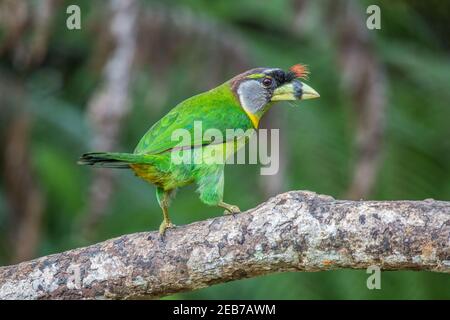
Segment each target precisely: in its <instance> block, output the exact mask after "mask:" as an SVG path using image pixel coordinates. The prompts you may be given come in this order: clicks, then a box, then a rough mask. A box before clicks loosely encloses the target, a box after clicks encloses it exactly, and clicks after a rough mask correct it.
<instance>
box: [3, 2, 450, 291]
mask: <svg viewBox="0 0 450 320" xmlns="http://www.w3.org/2000/svg"><path fill="white" fill-rule="evenodd" d="M78 3H79V5H80V6H81V8H82V25H83V29H82V30H79V31H69V30H67V29H66V28H65V19H66V14H65V9H64V8H65V7H66V6H67V5H68V4H71V1H65V2H64V3H63V4H62V5H61V6H60V7H58V9H57V11H56V13H55V14H56V16H55V19H54V22H53V28H52V33H51V36H50V39H49V43H48V52H47V55H46V57H45V59H44V61H43V63H42V64H41V65H40V66H39V67H38V68H32V69H28V70H20V68H18V67H17V66H14V64H13V63H12V62H11V59H10V58H8V57H2V60H1V62H0V74H1V75H2V78H11V79H14V81H20V82H21V83H22V84H23V85H24V87H25V95H24V96H22V97H21V99H22V104H23V105H24V108H25V110H27V112H29V113H30V114H32V115H33V126H32V133H31V145H30V148H31V150H30V155H31V159H30V160H31V164H32V168H33V170H34V172H35V173H36V179H37V181H38V184H39V187H40V188H41V190H42V192H43V193H44V195H45V198H46V207H45V214H44V217H43V226H42V234H41V240H40V244H39V252H38V255H39V256H40V255H46V254H50V253H54V252H59V251H62V250H67V249H70V248H74V247H77V246H80V245H86V244H87V243H86V242H85V241H83V240H81V238H80V237H79V229H78V228H79V223H80V221H81V219H82V215H83V212H84V209H85V206H86V201H87V199H88V197H87V194H88V191H89V183H90V177H91V176H92V172H93V169H92V168H86V167H79V166H77V165H76V160H77V158H78V156H79V155H80V154H82V153H84V152H86V151H88V150H90V145H91V140H92V130H91V128H90V127H89V124H88V121H87V119H86V116H85V110H86V107H87V103H88V101H89V99H90V98H91V95H92V93H93V92H94V90H95V88H96V86H98V84H99V82H100V81H101V67H99V66H98V65H97V64H98V61H97V62H96V61H94V59H93V58H92V57H93V55H94V54H95V52H96V51H95V50H96V42H97V38H98V32H97V29H96V28H99V27H101V26H99V25H98V20H99V18H98V17H99V16H102V12H101V6H99V5H94V4H93V2H91V1H87V0H84V1H78ZM424 3H425V2H422V1H395V2H393V1H361V2H360V4H361V10H362V13H363V14H365V7H366V6H367V5H368V4H378V5H379V6H380V7H381V10H382V11H381V12H382V29H381V30H378V31H371V36H372V37H373V41H374V42H375V49H374V50H376V55H377V57H378V58H379V60H380V61H381V63H382V64H383V65H384V66H385V68H386V72H387V77H386V81H387V88H388V93H387V108H386V116H385V117H386V124H385V137H384V141H383V147H382V161H381V168H380V170H379V174H378V176H377V182H376V186H375V189H374V191H373V193H372V194H371V196H370V198H371V199H379V200H384V199H425V198H435V199H442V200H450V125H449V120H450V105H449V101H450V90H449V89H448V87H449V84H450V57H449V50H450V47H449V43H448V41H449V39H450V33H449V25H450V21H449V17H448V14H447V15H445V14H443V13H444V12H447V13H448V12H450V2H449V1H431V2H426V3H428V5H424ZM430 3H433V5H431V4H430ZM326 4H327V2H326V1H317V2H316V1H314V10H313V11H311V12H312V15H311V16H310V17H308V20H307V22H308V24H307V25H306V27H305V32H304V34H301V35H298V34H297V33H296V32H295V30H294V29H293V19H294V11H293V10H292V3H291V2H290V1H284V0H276V1H259V0H250V1H247V0H242V1H224V0H221V1H206V0H204V1H197V0H196V1H194V0H189V1H183V2H179V1H146V2H145V4H144V6H145V7H148V10H151V8H152V6H158V7H161V6H163V7H164V8H165V10H168V11H169V12H170V11H171V10H180V9H181V10H185V9H186V10H190V12H192V14H193V15H194V17H198V23H200V22H202V21H207V22H208V23H214V25H217V26H218V27H217V37H222V36H223V37H228V36H229V35H230V34H232V36H233V37H235V38H232V39H231V40H230V41H233V39H237V40H238V41H239V42H240V43H243V44H244V45H245V47H246V52H247V53H246V54H247V61H248V64H249V65H250V66H252V67H257V66H273V67H282V68H287V67H289V66H290V65H292V64H294V63H298V62H303V63H307V64H308V65H309V66H310V69H311V76H310V80H309V83H311V85H312V86H313V87H314V88H316V89H317V90H318V91H319V92H320V93H321V98H320V99H318V100H314V102H313V103H308V102H306V103H303V104H302V105H301V106H300V107H298V108H293V107H291V106H290V105H288V104H286V105H283V104H280V105H277V106H275V107H274V108H273V109H272V110H271V111H270V113H280V116H281V117H282V118H283V124H284V126H285V127H282V128H281V131H282V139H284V141H283V142H284V143H283V148H284V149H282V150H281V156H282V157H287V159H286V163H287V166H288V169H287V172H288V173H289V174H287V175H286V177H285V178H284V182H283V183H284V184H283V190H281V191H287V190H294V189H307V190H313V191H315V192H318V193H324V194H329V195H332V196H334V197H342V196H343V195H344V194H345V191H346V189H347V187H348V185H349V183H350V181H351V177H352V168H353V163H354V152H355V151H354V148H353V147H354V130H355V121H356V119H355V116H354V114H353V113H354V109H353V107H352V106H351V103H350V102H349V97H348V96H347V95H346V93H345V91H344V90H343V88H342V84H341V82H342V79H341V74H340V69H339V67H338V64H337V61H336V60H337V58H336V56H337V54H336V44H335V42H334V40H333V38H332V36H331V32H330V30H328V29H327V28H328V27H327V25H326V23H324V21H322V20H320V17H323V12H322V11H323V7H325V6H326ZM322 19H323V18H322ZM102 23H106V22H105V21H103V22H102ZM221 28H223V30H226V32H225V31H224V32H223V33H222V31H221V30H222V29H221ZM203 41H208V40H207V38H206V40H205V39H200V41H194V42H193V43H182V47H180V48H177V54H174V55H172V56H171V57H170V60H169V61H168V66H167V68H165V69H164V72H163V73H162V72H161V71H158V69H156V68H155V64H158V63H159V61H146V62H145V63H143V64H140V65H139V66H138V67H137V68H136V70H134V71H135V72H134V74H133V83H132V88H131V101H132V110H131V112H130V114H129V116H128V117H127V119H126V120H125V123H124V125H123V129H122V134H121V137H122V138H121V140H120V142H119V143H120V146H121V147H120V148H119V149H120V150H117V151H131V150H133V148H134V146H135V144H136V143H137V141H138V140H139V138H140V137H141V136H142V135H143V133H145V131H146V130H147V128H148V127H149V126H150V125H151V124H153V123H154V122H155V121H157V120H158V119H159V118H160V117H161V116H162V115H163V114H164V113H166V112H167V111H168V110H169V109H170V108H171V107H173V106H174V105H175V104H176V103H177V102H179V101H181V100H183V99H185V98H187V97H190V96H192V95H194V94H196V93H198V92H201V91H203V90H206V89H209V88H211V87H214V86H216V85H217V84H219V82H217V80H216V79H217V78H213V79H214V80H210V79H211V77H210V75H209V74H208V72H209V70H210V69H209V67H208V68H204V67H202V65H204V64H208V61H209V60H211V59H212V57H211V56H210V55H220V54H221V52H220V51H217V50H213V49H214V48H212V49H211V48H210V47H209V46H208V44H207V43H204V42H203ZM152 50H159V48H157V47H156V48H152ZM96 63H97V64H96ZM208 65H209V64H208ZM211 65H212V64H211ZM240 71H243V70H238V69H227V70H223V71H221V72H220V74H219V76H220V79H221V80H220V81H225V80H226V79H228V78H230V77H231V76H233V75H235V74H237V73H239V72H240ZM205 79H206V80H205ZM155 88H158V89H157V90H155ZM161 88H164V90H165V92H166V95H167V96H166V97H164V98H161V96H159V95H160V94H161V90H160V89H161ZM1 94H2V95H3V96H2V97H1V98H2V100H1V101H2V110H5V109H6V108H3V107H5V106H6V107H10V108H14V107H15V105H14V104H15V103H16V102H17V101H16V100H14V99H3V98H4V97H6V95H7V92H5V91H4V92H2V93H1ZM155 101H156V102H155ZM0 112H2V111H0ZM3 117H4V116H3V115H2V118H3ZM5 119H6V118H4V119H3V120H1V121H0V125H1V126H2V127H1V128H2V130H1V132H2V136H1V138H2V139H3V138H5V135H4V130H3V128H5V127H6V125H7V123H6V120H5ZM267 125H268V126H270V123H268V124H267ZM114 175H115V177H116V188H115V190H114V195H113V197H112V199H111V203H110V206H109V211H108V215H107V216H106V217H105V218H104V220H103V221H102V222H101V225H100V227H99V229H98V231H97V232H96V234H95V238H94V239H92V241H93V242H94V241H100V240H104V239H108V238H111V237H114V236H118V235H122V234H126V233H131V232H138V231H148V230H155V229H157V227H158V226H159V223H160V221H161V213H160V209H159V207H158V204H157V202H156V199H155V197H154V187H153V186H150V185H148V184H146V183H145V182H143V181H141V180H139V179H136V178H135V177H134V176H133V174H132V173H131V172H128V171H123V170H118V171H115V172H114ZM242 177H245V179H243V178H242ZM259 179H262V178H260V177H259V172H258V167H257V166H254V165H253V166H250V165H249V166H229V167H227V170H226V184H225V199H226V200H228V201H229V202H231V203H236V204H239V206H240V207H241V208H243V209H247V208H251V207H253V206H255V205H257V204H258V203H260V202H261V201H263V200H265V199H264V197H265V196H264V194H263V192H262V191H261V190H260V189H259V188H258V187H257V186H258V185H259V184H260V183H261V182H260V181H259ZM194 191H195V188H194V187H187V188H184V189H182V190H180V192H179V193H178V195H177V198H176V200H175V201H174V202H173V205H172V207H171V212H172V219H173V221H174V223H175V224H178V225H182V224H187V223H190V222H192V221H195V220H202V219H207V218H209V217H212V216H217V215H220V214H221V210H219V209H216V208H210V207H207V206H204V205H203V204H202V203H201V202H200V201H199V200H198V198H197V194H196V193H194ZM5 192H6V191H5V186H4V184H3V179H2V184H1V185H0V264H6V263H7V262H8V258H9V251H8V241H7V235H8V203H7V197H6V195H5ZM366 279H367V274H366V273H365V272H364V271H351V270H345V271H332V272H331V271H330V272H318V273H285V274H275V275H269V276H264V277H259V278H255V279H248V280H241V281H236V282H232V283H227V284H221V285H215V286H213V287H210V288H207V289H202V290H199V291H196V292H191V293H185V294H177V295H174V296H172V297H169V298H209V299H211V298H213V299H220V298H225V299H228V298H230V299H252V298H259V299H349V298H357V299H382V298H387V299H391V298H404V299H422V298H424V299H431V298H438V299H442V298H447V299H448V298H450V278H449V276H448V275H443V274H432V273H428V272H384V273H383V274H382V290H374V291H370V290H368V289H367V288H366Z"/></svg>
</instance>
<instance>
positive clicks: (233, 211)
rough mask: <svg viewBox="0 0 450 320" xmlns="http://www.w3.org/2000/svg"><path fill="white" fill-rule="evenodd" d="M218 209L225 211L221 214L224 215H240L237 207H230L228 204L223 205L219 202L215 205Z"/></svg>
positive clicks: (223, 203)
mask: <svg viewBox="0 0 450 320" xmlns="http://www.w3.org/2000/svg"><path fill="white" fill-rule="evenodd" d="M217 205H218V206H219V207H222V208H224V209H225V211H224V212H223V214H224V215H229V214H236V213H240V212H241V209H239V207H238V206H235V205H232V204H228V203H225V202H223V201H220V202H219V203H218V204H217Z"/></svg>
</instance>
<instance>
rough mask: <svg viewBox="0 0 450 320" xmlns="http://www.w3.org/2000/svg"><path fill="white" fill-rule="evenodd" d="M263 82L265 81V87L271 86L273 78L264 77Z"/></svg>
mask: <svg viewBox="0 0 450 320" xmlns="http://www.w3.org/2000/svg"><path fill="white" fill-rule="evenodd" d="M262 83H263V85H264V86H265V87H270V86H271V85H272V79H271V78H264V79H263V81H262Z"/></svg>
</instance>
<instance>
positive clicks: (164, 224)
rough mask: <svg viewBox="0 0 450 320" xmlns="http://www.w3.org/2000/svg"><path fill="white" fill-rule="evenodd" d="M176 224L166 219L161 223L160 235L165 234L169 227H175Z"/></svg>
mask: <svg viewBox="0 0 450 320" xmlns="http://www.w3.org/2000/svg"><path fill="white" fill-rule="evenodd" d="M175 227H176V225H174V224H173V223H172V222H166V221H165V220H164V221H163V222H162V223H161V225H160V226H159V235H160V236H164V234H165V233H166V230H167V229H170V228H175Z"/></svg>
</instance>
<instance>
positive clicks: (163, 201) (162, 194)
mask: <svg viewBox="0 0 450 320" xmlns="http://www.w3.org/2000/svg"><path fill="white" fill-rule="evenodd" d="M171 192H172V190H169V191H165V190H164V189H162V188H159V187H158V188H157V189H156V198H157V199H158V203H159V206H160V207H161V209H162V212H163V222H162V223H161V225H160V226H159V234H160V235H161V236H163V235H164V233H165V232H166V230H167V229H168V228H173V227H175V225H174V224H173V223H172V221H170V217H169V201H170V194H171Z"/></svg>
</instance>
